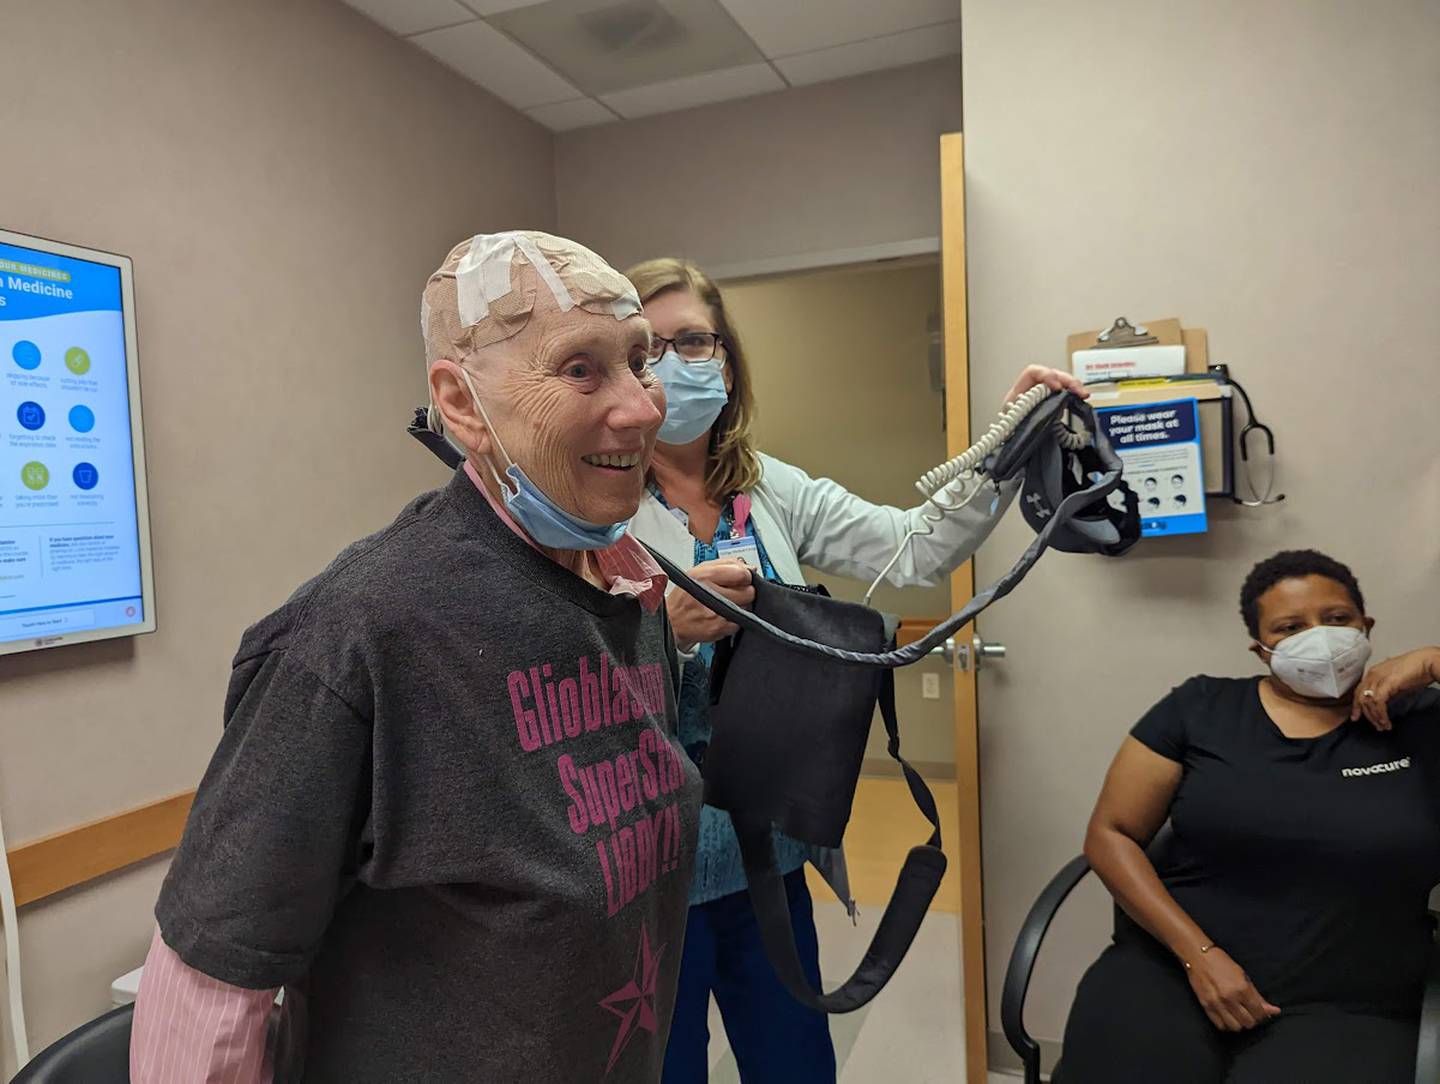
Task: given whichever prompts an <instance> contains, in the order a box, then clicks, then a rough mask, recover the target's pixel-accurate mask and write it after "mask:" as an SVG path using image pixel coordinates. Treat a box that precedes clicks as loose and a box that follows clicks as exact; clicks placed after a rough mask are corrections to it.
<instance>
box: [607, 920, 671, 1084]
mask: <svg viewBox="0 0 1440 1084" xmlns="http://www.w3.org/2000/svg"><path fill="white" fill-rule="evenodd" d="M664 954H665V946H664V945H661V946H660V948H659V950H658V951H656V952H654V953H652V952H651V951H650V931H649V930H648V929H647V928H646V927H645V925H644V924H643V923H642V924H641V926H640V948H639V950H638V951H637V952H636V953H635V973H634V974H633V975H632V976H631V977H630V981H629V982H627V983H626V984H625V985H624V986H622V987H620V989H618V990H616V991H615V992H614V993H613V994H610V995H609V996H607V997H606V998H605V999H604V1000H603V1001H601V1002H600V1007H601V1008H602V1009H604V1010H605V1011H606V1012H608V1013H613V1014H614V1015H616V1016H618V1017H619V1018H620V1030H619V1031H618V1032H617V1033H616V1035H615V1045H614V1046H612V1047H611V1048H610V1061H609V1063H608V1064H607V1065H606V1066H605V1075H606V1076H609V1075H610V1070H612V1069H614V1068H615V1063H616V1062H617V1061H619V1060H620V1055H621V1054H623V1053H624V1052H625V1047H626V1046H628V1045H629V1043H630V1040H631V1039H633V1038H634V1037H635V1033H636V1031H638V1030H644V1031H648V1032H649V1033H650V1034H651V1035H654V1034H655V1032H656V1031H657V1030H658V1029H659V1026H660V1023H659V1021H658V1020H657V1019H656V1018H655V987H656V985H657V984H658V982H659V980H660V957H661V956H663V955H664Z"/></svg>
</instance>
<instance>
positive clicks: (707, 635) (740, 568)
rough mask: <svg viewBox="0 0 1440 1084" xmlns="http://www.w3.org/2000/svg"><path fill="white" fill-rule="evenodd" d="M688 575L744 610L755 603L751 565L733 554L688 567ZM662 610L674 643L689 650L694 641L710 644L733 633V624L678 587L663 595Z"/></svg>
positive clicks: (682, 649) (682, 648) (694, 643)
mask: <svg viewBox="0 0 1440 1084" xmlns="http://www.w3.org/2000/svg"><path fill="white" fill-rule="evenodd" d="M690 578H691V579H693V580H699V581H700V582H701V583H703V584H705V585H706V586H708V587H713V588H714V589H715V590H716V591H717V592H718V593H719V594H722V595H724V596H725V597H726V598H728V599H729V600H730V601H731V602H733V603H735V604H736V605H737V606H743V607H745V609H747V610H748V609H750V607H752V606H754V605H755V587H754V584H753V583H752V582H751V579H750V568H749V566H747V565H746V564H745V562H744V561H740V560H737V559H735V558H733V557H731V558H722V559H720V560H718V561H706V562H705V563H704V564H699V565H696V566H695V567H694V568H692V569H691V570H690ZM665 612H666V613H667V614H668V615H669V616H670V627H671V628H672V629H674V630H675V646H677V647H678V648H679V649H680V650H681V651H689V650H690V649H691V648H693V647H694V646H695V645H696V644H713V643H714V642H715V641H716V640H723V639H725V637H727V636H733V635H735V626H734V625H732V624H731V623H730V622H729V621H726V620H724V619H722V618H720V617H717V616H716V615H715V614H713V613H711V612H710V611H709V610H707V609H706V608H705V607H704V606H702V605H700V603H698V602H696V601H695V600H694V599H693V598H691V597H690V596H689V595H688V594H686V593H685V592H684V591H682V590H681V589H680V588H678V587H677V588H676V589H675V590H673V591H671V592H670V593H669V594H668V595H666V596H665Z"/></svg>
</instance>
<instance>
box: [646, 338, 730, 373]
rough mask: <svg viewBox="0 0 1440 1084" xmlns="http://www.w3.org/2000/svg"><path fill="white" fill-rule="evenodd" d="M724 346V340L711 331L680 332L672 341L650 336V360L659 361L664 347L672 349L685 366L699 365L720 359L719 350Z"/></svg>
mask: <svg viewBox="0 0 1440 1084" xmlns="http://www.w3.org/2000/svg"><path fill="white" fill-rule="evenodd" d="M724 345H725V340H724V339H722V338H721V337H720V336H719V335H716V334H715V333H714V332H713V331H682V332H681V333H680V334H679V335H676V336H675V337H674V338H673V339H667V338H665V337H664V336H663V335H652V336H651V337H650V360H651V361H659V360H660V358H662V357H664V355H665V348H666V347H673V348H674V350H675V353H676V354H678V355H679V356H680V360H681V361H683V362H685V364H687V365H699V364H700V363H701V362H706V361H714V360H716V358H717V357H718V358H719V360H720V361H722V362H723V361H724V360H725V359H724V358H723V357H720V348H721V347H722V346H724Z"/></svg>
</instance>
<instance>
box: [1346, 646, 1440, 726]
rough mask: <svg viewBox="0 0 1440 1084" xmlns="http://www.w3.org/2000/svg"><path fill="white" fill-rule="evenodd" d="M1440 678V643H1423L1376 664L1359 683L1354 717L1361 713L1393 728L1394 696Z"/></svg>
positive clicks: (1381, 724)
mask: <svg viewBox="0 0 1440 1084" xmlns="http://www.w3.org/2000/svg"><path fill="white" fill-rule="evenodd" d="M1437 681H1440V647H1422V648H1420V649H1418V650H1416V651H1409V652H1406V653H1405V654H1404V655H1396V656H1395V657H1394V658H1393V659H1386V660H1385V661H1384V662H1382V663H1378V664H1376V665H1375V666H1372V667H1371V668H1370V669H1369V670H1367V671H1366V672H1365V676H1364V677H1363V678H1361V679H1360V684H1359V685H1357V686H1355V704H1354V706H1353V707H1352V708H1351V709H1350V718H1351V720H1352V721H1353V720H1357V719H1359V718H1360V716H1361V715H1364V716H1365V718H1367V719H1369V720H1370V725H1371V726H1373V727H1374V728H1375V729H1376V730H1389V729H1390V728H1391V725H1392V724H1391V722H1390V707H1389V705H1390V699H1391V698H1392V697H1395V696H1399V695H1400V694H1401V693H1409V692H1414V691H1415V690H1416V689H1423V688H1425V686H1427V685H1431V684H1433V683H1435V682H1437Z"/></svg>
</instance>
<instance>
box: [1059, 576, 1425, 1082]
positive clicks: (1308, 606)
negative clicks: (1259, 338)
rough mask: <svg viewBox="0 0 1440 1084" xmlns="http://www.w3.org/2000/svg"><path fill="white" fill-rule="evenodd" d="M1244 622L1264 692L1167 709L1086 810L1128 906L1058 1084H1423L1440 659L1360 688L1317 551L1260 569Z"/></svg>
mask: <svg viewBox="0 0 1440 1084" xmlns="http://www.w3.org/2000/svg"><path fill="white" fill-rule="evenodd" d="M1240 608H1241V612H1242V614H1243V616H1244V619H1245V624H1246V629H1247V631H1248V633H1249V635H1250V638H1251V640H1252V644H1251V648H1250V649H1251V650H1252V651H1253V652H1254V653H1255V654H1256V655H1258V656H1259V657H1260V658H1261V659H1263V660H1264V661H1265V662H1266V663H1267V664H1268V666H1269V670H1270V672H1269V674H1268V675H1266V676H1264V677H1261V678H1248V679H1234V678H1211V677H1197V678H1192V679H1191V680H1189V681H1187V682H1186V683H1185V684H1184V685H1181V686H1180V687H1179V688H1177V689H1175V690H1174V691H1173V692H1171V693H1170V695H1169V696H1167V697H1165V698H1164V699H1163V700H1161V701H1160V703H1158V704H1156V705H1155V707H1153V708H1152V709H1150V711H1149V713H1147V714H1146V715H1145V717H1144V718H1143V719H1141V720H1140V722H1139V723H1137V724H1136V725H1135V728H1134V729H1133V730H1132V731H1131V735H1130V737H1128V738H1127V739H1126V740H1125V744H1124V746H1123V747H1122V748H1121V750H1120V752H1119V753H1118V754H1117V755H1116V757H1115V761H1114V763H1113V764H1112V765H1111V768H1110V773H1109V775H1108V776H1107V778H1106V780H1105V786H1104V789H1103V790H1102V792H1101V794H1100V799H1099V801H1098V802H1097V803H1096V806H1095V812H1094V814H1093V815H1092V817H1091V820H1090V827H1089V831H1088V833H1087V836H1086V841H1085V853H1086V855H1087V856H1088V857H1089V859H1090V862H1091V864H1092V865H1093V866H1094V868H1095V871H1096V872H1097V873H1098V874H1099V875H1100V878H1101V879H1102V880H1103V881H1104V882H1105V885H1106V886H1107V887H1108V888H1109V889H1110V892H1111V894H1112V895H1114V897H1115V899H1116V901H1117V902H1118V903H1119V905H1120V906H1119V908H1118V909H1117V913H1116V927H1115V940H1114V943H1113V944H1112V945H1111V946H1110V947H1109V948H1107V949H1106V950H1105V952H1104V953H1103V954H1102V955H1101V957H1100V959H1099V960H1098V961H1096V963H1095V964H1094V965H1093V966H1092V967H1091V968H1090V970H1089V971H1088V972H1087V973H1086V975H1085V977H1084V979H1083V980H1082V981H1081V983H1080V988H1079V991H1078V992H1077V994H1076V999H1075V1004H1074V1007H1073V1008H1072V1009H1071V1013H1070V1020H1069V1023H1068V1025H1067V1027H1066V1030H1065V1048H1064V1059H1063V1064H1062V1066H1061V1068H1060V1070H1059V1072H1058V1073H1057V1075H1056V1078H1055V1079H1056V1080H1057V1081H1061V1082H1062V1084H1126V1082H1132V1081H1133V1082H1144V1084H1151V1082H1162V1081H1163V1082H1165V1084H1192V1082H1193V1084H1221V1082H1224V1084H1291V1082H1304V1084H1329V1082H1335V1084H1342V1082H1344V1084H1352V1082H1353V1084H1358V1082H1362V1081H1363V1082H1365V1084H1388V1082H1391V1081H1395V1082H1398V1081H1410V1080H1413V1079H1414V1075H1415V1056H1416V1041H1417V1016H1418V1012H1419V1006H1420V996H1421V989H1422V983H1423V977H1424V972H1425V967H1426V963H1427V960H1428V958H1429V955H1430V950H1431V945H1432V929H1431V921H1430V916H1429V913H1428V911H1427V908H1426V904H1427V898H1428V896H1429V894H1430V890H1431V888H1432V887H1433V886H1434V885H1435V884H1436V883H1437V882H1440V813H1437V798H1440V780H1437V772H1440V696H1437V694H1436V692H1435V690H1433V689H1428V688H1426V687H1427V686H1430V685H1432V684H1433V683H1435V682H1436V681H1437V680H1440V648H1435V647H1431V648H1422V649H1420V650H1418V651H1412V652H1410V653H1409V654H1407V655H1402V656H1399V657H1397V658H1394V659H1391V660H1389V661H1388V662H1384V663H1381V664H1380V665H1378V666H1376V667H1374V668H1373V669H1370V670H1368V671H1367V670H1366V666H1367V663H1368V662H1369V659H1370V641H1369V632H1370V629H1371V627H1372V626H1373V624H1374V621H1373V620H1372V619H1371V618H1370V617H1368V616H1366V612H1365V602H1364V598H1363V596H1362V595H1361V593H1360V587H1359V585H1358V584H1357V583H1356V581H1355V577H1354V576H1353V575H1352V574H1351V572H1350V570H1349V569H1348V568H1346V567H1345V566H1344V565H1342V564H1340V563H1339V562H1337V561H1334V560H1332V559H1331V558H1329V557H1326V556H1324V555H1323V554H1319V553H1315V552H1314V551H1308V550H1307V551H1293V552H1288V553H1281V554H1278V555H1277V556H1275V557H1272V558H1270V559H1269V560H1267V561H1264V562H1262V563H1261V564H1259V565H1258V566H1256V567H1255V569H1254V570H1253V571H1252V572H1251V573H1250V576H1249V578H1248V579H1247V580H1246V582H1245V585H1244V588H1243V590H1242V591H1241V595H1240ZM1167 818H1169V820H1170V822H1171V825H1172V827H1173V828H1174V834H1173V836H1172V837H1171V838H1170V840H1169V842H1168V843H1167V844H1164V845H1162V847H1161V853H1160V854H1159V855H1158V856H1156V857H1155V859H1154V861H1153V863H1152V861H1151V858H1150V857H1147V854H1146V850H1145V848H1146V846H1147V845H1148V844H1149V843H1150V841H1151V840H1152V838H1153V837H1154V836H1155V834H1156V832H1157V830H1158V829H1159V828H1160V826H1161V825H1162V824H1163V823H1164V822H1165V820H1166V819H1167Z"/></svg>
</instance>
